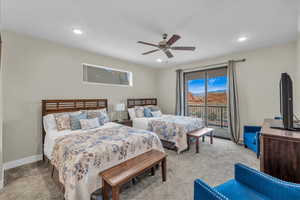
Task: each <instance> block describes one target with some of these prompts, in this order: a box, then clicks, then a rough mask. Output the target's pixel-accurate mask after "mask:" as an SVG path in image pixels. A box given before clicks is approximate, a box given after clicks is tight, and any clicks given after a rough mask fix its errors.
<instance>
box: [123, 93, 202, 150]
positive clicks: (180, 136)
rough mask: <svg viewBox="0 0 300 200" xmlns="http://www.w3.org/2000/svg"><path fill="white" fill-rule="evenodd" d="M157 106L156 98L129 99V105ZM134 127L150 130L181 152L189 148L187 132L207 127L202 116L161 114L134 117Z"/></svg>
mask: <svg viewBox="0 0 300 200" xmlns="http://www.w3.org/2000/svg"><path fill="white" fill-rule="evenodd" d="M136 106H138V107H145V106H146V107H147V106H157V99H156V98H142V99H127V107H128V108H129V109H130V108H134V107H136ZM131 120H132V122H133V123H132V124H133V127H134V128H138V129H144V130H149V131H152V132H154V133H156V134H157V135H158V137H159V138H160V139H161V141H162V144H163V146H164V147H165V148H168V149H172V150H175V151H177V153H180V152H182V151H184V150H186V149H187V147H188V144H187V136H186V134H187V133H189V132H192V131H195V130H199V129H202V128H204V127H205V123H204V121H203V120H202V119H200V118H194V117H185V116H175V115H161V116H159V117H134V118H132V119H131Z"/></svg>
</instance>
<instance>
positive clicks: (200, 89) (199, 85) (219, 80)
mask: <svg viewBox="0 0 300 200" xmlns="http://www.w3.org/2000/svg"><path fill="white" fill-rule="evenodd" d="M226 89H227V77H226V76H218V77H214V78H209V79H208V81H207V91H208V92H215V91H220V90H226ZM188 90H189V92H191V93H193V94H199V93H204V92H205V81H204V79H197V80H190V81H188Z"/></svg>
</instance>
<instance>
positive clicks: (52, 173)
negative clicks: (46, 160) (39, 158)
mask: <svg viewBox="0 0 300 200" xmlns="http://www.w3.org/2000/svg"><path fill="white" fill-rule="evenodd" d="M53 175H54V165H52V172H51V177H53Z"/></svg>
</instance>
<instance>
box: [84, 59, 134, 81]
mask: <svg viewBox="0 0 300 200" xmlns="http://www.w3.org/2000/svg"><path fill="white" fill-rule="evenodd" d="M84 66H90V67H96V68H99V69H106V70H112V71H117V72H125V73H127V74H129V79H128V81H129V84H128V85H122V84H112V83H96V82H89V81H85V80H84ZM81 67H82V83H83V84H87V85H103V86H119V87H133V72H131V71H127V70H122V69H116V68H112V67H107V66H103V65H94V64H88V63H82V65H81Z"/></svg>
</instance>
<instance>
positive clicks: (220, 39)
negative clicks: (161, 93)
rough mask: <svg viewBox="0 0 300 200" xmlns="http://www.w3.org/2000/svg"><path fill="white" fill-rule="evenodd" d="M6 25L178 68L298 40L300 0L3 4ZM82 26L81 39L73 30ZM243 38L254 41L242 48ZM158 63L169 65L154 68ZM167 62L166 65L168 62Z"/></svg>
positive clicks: (8, 0)
mask: <svg viewBox="0 0 300 200" xmlns="http://www.w3.org/2000/svg"><path fill="white" fill-rule="evenodd" d="M2 3H3V5H2V23H3V24H2V27H3V28H4V29H7V30H12V31H15V32H19V33H24V34H29V35H32V36H37V37H40V38H45V39H48V40H51V41H55V42H60V43H63V44H65V45H68V46H73V47H78V48H82V49H86V50H89V51H93V52H97V53H100V54H103V55H109V56H113V57H117V58H120V59H125V60H128V61H131V62H135V63H140V64H144V65H147V66H156V67H163V66H165V65H178V64H182V63H186V62H191V61H195V60H201V59H204V58H208V57H213V56H218V55H222V54H226V53H230V52H236V51H242V50H248V49H254V48H259V47H263V46H270V45H273V44H276V43H284V42H287V41H290V40H294V39H296V35H297V10H296V8H297V0H163V1H162V0H148V1H145V0H3V2H2ZM73 28H81V29H82V30H83V31H84V34H83V35H81V36H78V35H74V34H73V33H72V29H73ZM165 32H166V33H168V34H169V35H171V34H174V33H176V34H179V35H181V36H182V39H180V40H179V41H178V42H177V43H176V46H178V45H186V46H187V45H195V46H196V47H197V49H196V51H195V52H185V51H176V52H175V51H173V54H174V55H175V57H174V58H171V59H167V58H166V56H165V55H164V54H163V53H162V52H156V53H153V54H151V55H147V56H143V55H141V53H142V52H145V51H149V50H152V49H153V48H151V47H148V46H144V45H141V44H137V43H136V42H137V41H138V40H142V41H148V42H154V43H156V42H159V41H160V40H161V34H162V33H165ZM241 35H246V36H248V37H249V40H248V41H247V42H245V43H237V42H236V39H237V38H238V37H239V36H241ZM157 58H161V59H162V60H163V61H164V62H163V63H157V62H156V59H157ZM165 61H168V63H165Z"/></svg>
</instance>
